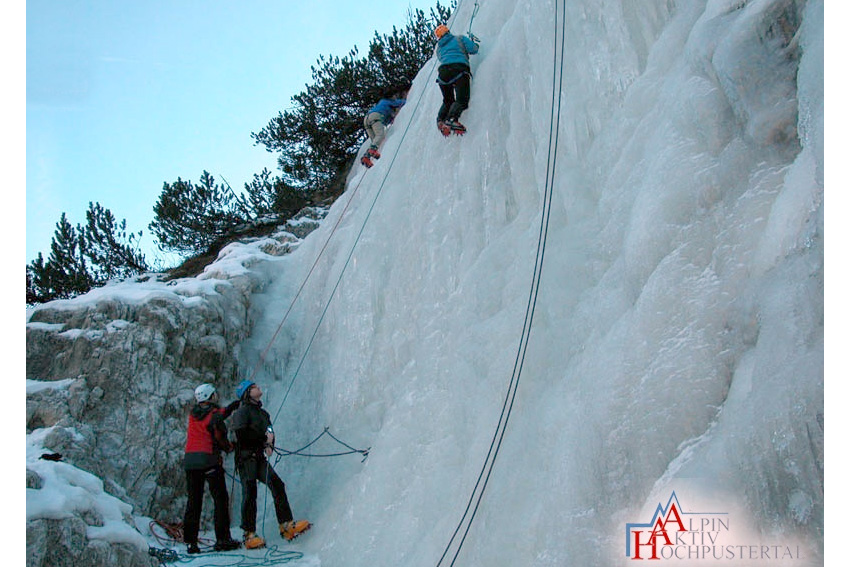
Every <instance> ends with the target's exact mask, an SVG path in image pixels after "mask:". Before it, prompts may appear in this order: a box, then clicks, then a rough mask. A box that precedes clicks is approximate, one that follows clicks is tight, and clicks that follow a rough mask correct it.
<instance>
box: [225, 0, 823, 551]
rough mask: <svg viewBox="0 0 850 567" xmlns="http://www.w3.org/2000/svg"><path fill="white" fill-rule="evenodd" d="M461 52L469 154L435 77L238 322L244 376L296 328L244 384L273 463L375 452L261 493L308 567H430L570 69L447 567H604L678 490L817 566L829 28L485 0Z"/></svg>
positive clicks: (447, 533)
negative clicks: (249, 314)
mask: <svg viewBox="0 0 850 567" xmlns="http://www.w3.org/2000/svg"><path fill="white" fill-rule="evenodd" d="M460 4H461V5H460V6H459V8H458V12H457V15H456V16H455V19H454V20H453V21H452V22H451V27H452V29H453V31H455V32H465V31H466V30H467V27H468V25H469V21H470V17H471V15H472V10H473V4H472V2H470V1H469V0H465V1H462V2H461V3H460ZM565 4H566V6H565ZM564 9H566V20H565V23H564V24H563V26H562V25H561V22H562V19H561V18H562V16H563V13H564ZM556 10H557V11H558V15H557V17H556ZM562 29H563V30H564V31H565V34H564V37H565V40H566V44H565V50H564V53H565V55H564V58H563V60H561V59H560V58H556V51H557V50H556V33H558V34H560V33H561V30H562ZM556 30H557V31H556ZM473 31H474V32H475V33H476V35H478V36H479V37H480V38H481V40H482V43H481V52H480V53H479V54H478V55H477V56H474V57H473V59H472V61H473V66H472V70H473V73H474V81H473V94H472V104H471V106H470V108H469V110H467V111H466V112H465V113H464V115H463V122H464V123H465V124H466V125H467V126H468V128H469V133H468V134H467V135H466V136H464V137H463V138H458V137H453V138H451V139H443V138H442V136H440V135H439V133H438V132H437V130H436V128H435V127H434V117H435V114H436V111H437V108H438V106H439V103H440V99H439V92H438V89H437V86H436V85H435V84H434V64H433V63H429V64H428V65H426V66H425V67H424V68H423V70H422V72H421V73H420V75H419V76H418V78H417V79H416V81H415V83H414V85H413V88H412V90H411V91H410V94H409V97H408V103H407V105H406V106H405V107H404V108H403V109H402V111H401V113H400V114H399V116H398V118H397V119H396V122H395V124H394V125H393V126H392V128H391V130H390V133H389V137H388V139H387V141H386V143H385V145H384V147H383V149H382V153H383V157H382V159H381V160H380V161H378V163H377V165H376V166H375V167H373V168H372V169H370V170H368V171H366V170H363V169H360V170H358V171H356V172H354V174H353V175H352V177H351V179H350V182H349V185H348V189H347V192H346V194H344V195H343V196H342V197H341V198H340V200H339V201H338V202H337V203H336V204H335V205H334V207H333V208H332V210H331V212H330V214H329V216H328V218H327V219H326V221H325V223H324V226H323V227H322V228H321V229H319V230H318V231H316V232H315V233H314V234H313V235H311V236H310V238H308V239H307V240H306V241H305V243H304V244H303V245H302V247H301V248H300V249H299V250H297V251H296V252H295V253H294V254H293V255H291V256H290V257H288V258H286V259H285V260H282V261H281V262H279V263H277V264H274V265H272V267H271V268H270V269H272V270H274V271H275V272H276V273H275V274H274V278H275V279H274V283H273V284H272V285H270V286H269V287H268V288H267V289H266V290H265V292H264V293H263V294H261V295H260V296H258V297H257V299H256V301H255V309H256V310H257V312H258V314H260V315H261V318H260V320H259V322H258V325H257V330H256V332H255V335H254V336H253V338H252V339H251V340H250V341H249V342H248V343H247V344H245V345H244V348H243V349H242V361H241V364H242V368H243V370H244V372H245V373H246V374H248V373H251V372H252V371H253V370H254V369H255V367H256V365H257V364H258V361H259V357H260V353H262V352H263V351H264V349H266V348H267V346H268V344H269V341H270V339H271V338H272V336H273V335H274V334H275V332H276V331H277V329H278V326H279V325H280V323H281V321H282V320H283V318H284V314H285V313H286V312H287V310H288V309H289V307H290V305H292V311H291V313H289V314H288V315H287V316H286V321H285V322H284V325H283V326H282V327H280V332H279V333H278V334H277V335H276V338H275V341H274V342H273V343H272V344H271V347H269V350H268V353H267V355H266V358H265V361H264V364H263V365H262V366H261V368H260V370H259V373H258V374H257V375H256V379H257V380H258V381H261V382H263V383H264V384H265V385H266V386H267V391H268V394H267V398H266V404H267V408H268V409H269V410H270V412H271V413H272V414H273V415H276V416H277V420H276V427H277V429H278V434H279V436H280V437H281V438H282V439H284V440H285V444H286V445H287V446H288V448H294V447H297V446H300V445H301V444H303V443H305V442H307V441H309V440H310V439H311V438H312V437H314V436H315V435H316V434H317V433H319V432H321V430H322V429H323V428H324V427H325V426H329V427H331V429H332V430H333V431H334V432H335V433H337V434H338V435H341V436H342V437H344V438H345V440H346V441H348V442H349V443H351V444H353V445H355V446H359V447H365V446H371V447H372V450H371V454H370V456H369V458H368V459H367V461H366V462H365V463H362V464H361V463H360V461H359V459H358V458H356V457H350V458H338V459H328V460H322V459H299V458H295V457H290V458H287V459H286V460H285V461H283V462H281V463H280V464H279V465H278V470H279V472H280V473H281V474H282V476H283V477H284V479H285V480H286V481H287V486H288V489H289V492H290V499H291V502H292V505H293V508H294V510H295V513H296V515H297V516H299V517H307V518H309V519H310V520H312V521H313V522H315V529H314V531H312V532H311V533H310V535H309V536H308V537H305V538H304V540H302V543H301V546H302V548H303V549H304V550H305V551H307V552H308V553H315V554H316V555H317V556H318V557H319V558H320V560H321V562H322V565H326V566H353V565H364V566H366V565H368V566H370V567H374V566H387V567H398V566H400V565H404V566H420V565H422V566H425V565H437V564H438V562H439V561H440V557H441V555H442V553H443V551H444V549H445V548H446V547H447V544H448V542H449V539H450V538H451V536H452V533H453V532H454V530H455V528H456V527H457V526H458V523H459V521H460V520H461V518H462V516H463V514H464V509H465V507H466V505H467V501H468V500H469V497H470V494H471V492H472V490H473V487H474V485H475V483H476V479H477V478H478V475H479V473H480V471H481V470H482V465H483V464H484V461H485V457H486V455H487V451H488V447H489V446H490V443H491V440H492V439H493V435H494V431H495V428H496V425H497V423H498V421H499V416H500V412H501V410H502V407H503V402H504V399H505V395H506V393H507V391H508V384H509V381H510V379H511V376H512V371H513V369H514V364H515V361H516V358H517V349H518V346H519V342H520V338H521V335H522V327H523V320H524V316H525V313H526V308H527V304H528V298H529V291H530V286H531V283H532V271H533V265H534V260H535V254H536V250H537V246H538V242H539V235H540V215H541V210H542V208H543V205H544V190H545V182H546V171H547V170H546V167H547V154H548V148H549V143H550V134H549V132H550V125H551V123H552V122H551V118H552V115H551V109H552V88H553V87H552V85H553V78H554V77H555V76H556V72H557V71H558V70H559V69H561V67H563V73H564V75H563V85H562V88H561V89H560V92H559V93H558V95H559V100H560V130H559V132H558V154H557V161H556V163H555V170H554V199H553V201H552V209H551V218H550V221H549V225H548V236H547V239H546V252H545V263H544V268H543V273H542V279H541V282H540V294H539V297H538V300H537V304H536V311H535V318H534V322H533V327H532V329H531V335H530V341H529V344H528V352H527V355H526V357H525V360H524V365H523V368H522V373H521V375H520V376H521V382H520V384H519V388H518V391H517V397H516V399H515V402H514V405H513V408H512V412H511V417H510V422H509V425H508V427H507V432H506V434H505V437H504V440H503V442H502V444H501V447H500V451H499V455H498V459H497V460H496V462H495V466H494V467H493V469H492V474H491V475H490V477H489V479H488V484H487V490H486V493H485V495H484V497H483V500H482V502H481V505H480V507H479V509H478V510H477V512H476V516H475V521H474V522H473V523H472V526H471V528H470V530H469V533H468V535H467V537H466V539H465V540H464V544H463V547H462V549H461V551H460V553H459V554H458V559H457V562H456V564H457V565H487V566H501V565H504V566H517V565H553V566H555V565H557V566H564V565H598V566H609V565H614V564H618V563H619V562H621V561H622V562H624V563H625V560H626V558H625V557H624V545H623V533H624V527H625V526H626V524H627V523H628V522H633V521H637V520H642V521H648V520H649V516H651V515H652V511H653V510H654V508H655V506H656V505H657V504H658V503H659V502H660V501H666V500H667V499H668V498H669V496H670V494H671V491H673V490H676V491H677V495H678V496H679V498H680V499H683V500H684V499H686V498H688V497H689V498H690V500H689V501H688V502H689V503H690V506H691V509H693V508H694V507H697V505H698V504H697V503H698V502H699V503H700V504H702V505H710V506H713V508H712V509H714V510H718V509H719V510H724V511H726V512H729V514H730V516H733V517H734V518H735V522H736V523H735V524H734V527H735V529H734V530H733V531H735V535H736V537H738V540H739V541H744V542H751V541H759V542H773V541H775V540H776V539H777V538H779V539H783V540H784V541H793V542H796V543H797V544H798V546H799V548H800V549H801V551H800V553H801V556H800V557H798V558H797V559H796V560H795V561H794V562H793V563H790V564H794V565H816V564H821V563H822V558H821V557H820V553H821V552H822V547H823V536H822V534H823V519H822V518H823V516H822V514H823V273H824V271H823V189H824V183H823V2H822V1H815V0H809V1H808V2H805V1H802V0H801V1H791V0H754V1H751V2H738V1H720V0H717V1H711V0H710V1H696V0H694V1H678V2H674V1H672V0H671V1H668V0H645V1H642V2H639V3H638V2H633V1H631V0H620V1H614V0H612V1H606V2H599V1H598V0H576V1H570V2H565V3H562V2H547V1H537V0H519V1H508V0H486V1H485V2H481V3H480V11H479V12H478V15H477V16H476V18H475V20H474V29H473ZM329 238H330V240H328V239H329ZM320 252H321V254H320ZM316 258H318V262H316ZM314 262H315V268H313V266H314ZM311 268H312V269H313V271H312V273H311V274H310V277H309V279H307V283H306V285H305V287H304V290H303V292H302V293H301V294H300V295H298V296H297V299H294V298H296V294H297V293H298V290H299V286H300V285H301V283H302V282H303V281H304V279H305V277H306V276H307V273H308V271H309V270H311ZM329 298H332V299H329ZM320 320H321V323H319V321H320ZM314 333H315V334H314ZM308 346H309V348H308ZM305 353H306V355H305ZM281 404H282V405H281ZM683 506H684V504H683ZM269 509H270V508H269ZM268 519H269V520H270V523H268V524H267V525H268V526H270V527H269V528H268V529H269V533H267V534H266V535H267V537H270V538H271V537H276V536H275V534H274V529H273V528H274V520H273V517H272V515H271V513H269V516H268ZM451 559H452V557H451V556H449V557H448V558H447V559H446V560H444V561H443V563H442V564H443V565H448V564H449V563H450V561H451ZM727 564H736V563H734V562H727ZM742 564H746V563H742ZM772 564H782V563H781V562H777V561H775V562H773V563H772Z"/></svg>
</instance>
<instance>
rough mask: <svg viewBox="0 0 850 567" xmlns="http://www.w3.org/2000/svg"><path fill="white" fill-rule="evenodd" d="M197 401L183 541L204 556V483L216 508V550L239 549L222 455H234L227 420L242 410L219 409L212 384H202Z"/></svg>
mask: <svg viewBox="0 0 850 567" xmlns="http://www.w3.org/2000/svg"><path fill="white" fill-rule="evenodd" d="M195 401H196V402H197V403H196V404H195V406H194V407H193V408H192V411H191V412H190V414H189V427H188V432H187V436H186V454H185V456H184V458H183V468H184V469H186V485H187V489H188V493H189V494H188V500H187V501H186V514H185V516H184V518H183V541H184V542H185V543H186V546H187V552H188V553H200V549H199V548H198V530H199V529H200V521H201V507H202V505H203V502H204V483H209V485H210V494H211V495H212V498H213V505H214V506H215V513H214V517H215V539H216V542H215V546H214V549H215V550H216V551H229V550H232V549H237V548H238V547H239V546H240V544H239V542H238V541H235V540H234V539H233V538H232V537H230V503H229V500H228V496H227V483H226V482H225V479H224V466H223V460H222V455H221V452H222V451H224V452H226V453H230V452H231V451H233V445H231V443H230V441H228V439H227V426H226V425H225V423H224V420H225V419H226V418H227V417H228V416H229V415H230V414H231V413H233V411H234V410H236V408H237V407H239V401H238V400H237V401H235V402H233V403H232V404H230V405H229V406H227V408H221V407H219V405H218V393H217V392H216V391H215V387H214V386H213V385H212V384H201V385H200V386H198V387H197V388H195Z"/></svg>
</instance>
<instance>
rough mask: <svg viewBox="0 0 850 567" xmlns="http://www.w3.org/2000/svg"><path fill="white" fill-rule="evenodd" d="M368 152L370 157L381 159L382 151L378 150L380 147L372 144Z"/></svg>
mask: <svg viewBox="0 0 850 567" xmlns="http://www.w3.org/2000/svg"><path fill="white" fill-rule="evenodd" d="M366 154H367V155H368V156H369V157H370V158H374V159H381V152H379V151H378V148H377V147H375V146H372V147H370V148H369V149H368V150H366Z"/></svg>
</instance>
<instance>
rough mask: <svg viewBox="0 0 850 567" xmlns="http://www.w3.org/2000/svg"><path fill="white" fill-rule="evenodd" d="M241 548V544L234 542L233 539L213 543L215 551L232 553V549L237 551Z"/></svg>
mask: <svg viewBox="0 0 850 567" xmlns="http://www.w3.org/2000/svg"><path fill="white" fill-rule="evenodd" d="M240 547H242V544H241V543H239V542H238V541H236V540H235V539H225V540H222V541H217V542H215V545H214V546H213V549H214V550H216V551H233V550H234V549H239V548H240Z"/></svg>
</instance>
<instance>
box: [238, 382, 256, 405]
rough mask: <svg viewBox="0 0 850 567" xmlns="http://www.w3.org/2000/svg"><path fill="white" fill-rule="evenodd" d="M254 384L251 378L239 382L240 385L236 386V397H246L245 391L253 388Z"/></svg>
mask: <svg viewBox="0 0 850 567" xmlns="http://www.w3.org/2000/svg"><path fill="white" fill-rule="evenodd" d="M253 385H254V382H252V381H250V380H242V381H241V382H239V385H238V386H236V397H237V398H239V399H240V400H241V399H242V398H243V397H245V393H246V392H247V391H248V390H250V389H251V386H253Z"/></svg>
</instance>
